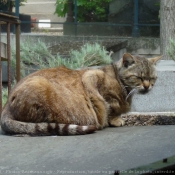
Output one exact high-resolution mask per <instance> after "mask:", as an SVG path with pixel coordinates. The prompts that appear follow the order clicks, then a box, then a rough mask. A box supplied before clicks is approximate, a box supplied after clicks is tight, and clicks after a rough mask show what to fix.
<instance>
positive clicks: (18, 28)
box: [16, 23, 21, 82]
mask: <svg viewBox="0 0 175 175" xmlns="http://www.w3.org/2000/svg"><path fill="white" fill-rule="evenodd" d="M20 60H21V58H20V23H18V24H16V81H17V82H18V81H19V80H20V76H21V74H20Z"/></svg>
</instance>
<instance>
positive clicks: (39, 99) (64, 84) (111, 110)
mask: <svg viewBox="0 0 175 175" xmlns="http://www.w3.org/2000/svg"><path fill="white" fill-rule="evenodd" d="M159 59H160V57H155V58H150V59H146V58H143V57H141V56H132V55H131V54H129V53H125V54H124V55H123V58H121V59H120V60H119V61H118V62H116V63H113V64H111V65H107V66H103V67H100V68H99V69H89V68H87V69H83V70H71V69H68V68H66V67H64V66H61V67H57V68H49V69H43V70H39V71H37V72H35V73H33V74H30V75H29V76H27V77H26V78H24V79H22V80H21V81H20V82H19V83H18V84H17V85H16V86H15V88H14V89H13V90H12V91H11V93H10V96H9V98H8V101H7V103H6V105H5V106H4V108H3V111H2V114H1V128H2V130H3V131H4V133H6V134H10V135H12V134H15V135H31V136H43V135H79V134H80V135H81V134H88V133H92V132H94V131H96V130H97V129H103V128H104V127H107V126H123V125H124V121H123V119H122V118H121V117H120V115H121V114H123V113H126V112H128V111H129V110H130V105H131V99H132V94H133V93H134V92H148V91H149V90H151V89H152V87H153V85H154V83H155V81H156V78H157V75H156V69H155V64H156V62H157V61H158V60H159Z"/></svg>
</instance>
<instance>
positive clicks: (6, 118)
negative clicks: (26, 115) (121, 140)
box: [1, 111, 97, 136]
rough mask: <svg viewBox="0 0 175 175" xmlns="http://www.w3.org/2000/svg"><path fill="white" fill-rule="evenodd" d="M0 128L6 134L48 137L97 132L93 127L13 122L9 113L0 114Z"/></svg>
mask: <svg viewBox="0 0 175 175" xmlns="http://www.w3.org/2000/svg"><path fill="white" fill-rule="evenodd" d="M1 128H2V130H3V131H4V132H5V133H6V134H11V135H19V136H20V135H22V136H23V135H30V136H50V135H84V134H90V133H93V132H95V131H96V130H97V128H96V126H95V125H87V126H80V125H73V124H58V123H26V122H20V121H16V120H13V119H12V118H11V117H10V112H4V111H3V112H2V116H1Z"/></svg>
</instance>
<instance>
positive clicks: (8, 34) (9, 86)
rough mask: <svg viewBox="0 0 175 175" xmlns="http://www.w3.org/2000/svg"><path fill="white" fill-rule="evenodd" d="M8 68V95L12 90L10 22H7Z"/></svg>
mask: <svg viewBox="0 0 175 175" xmlns="http://www.w3.org/2000/svg"><path fill="white" fill-rule="evenodd" d="M7 60H8V61H7V70H8V95H9V94H10V91H11V49H10V23H9V22H8V23H7Z"/></svg>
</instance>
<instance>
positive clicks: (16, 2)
mask: <svg viewBox="0 0 175 175" xmlns="http://www.w3.org/2000/svg"><path fill="white" fill-rule="evenodd" d="M15 16H17V17H19V0H15Z"/></svg>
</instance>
